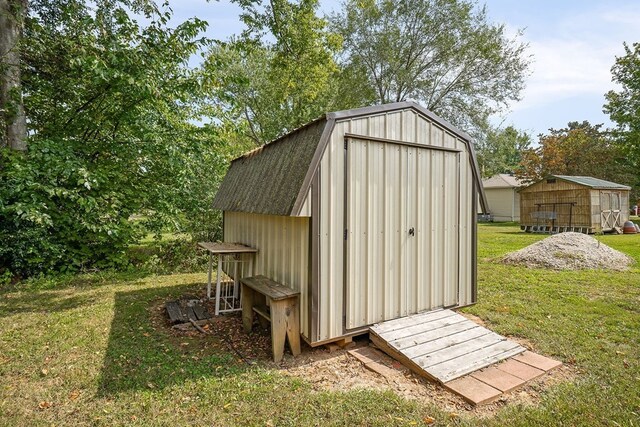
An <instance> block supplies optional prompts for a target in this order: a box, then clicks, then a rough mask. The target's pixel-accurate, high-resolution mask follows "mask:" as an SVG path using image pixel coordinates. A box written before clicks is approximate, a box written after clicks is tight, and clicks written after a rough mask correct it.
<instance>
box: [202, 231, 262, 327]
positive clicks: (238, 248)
mask: <svg viewBox="0 0 640 427" xmlns="http://www.w3.org/2000/svg"><path fill="white" fill-rule="evenodd" d="M198 246H200V247H201V248H202V249H205V250H206V251H207V252H209V276H208V280H207V298H209V299H211V276H212V270H213V257H214V256H217V257H218V274H217V276H216V310H215V315H216V316H218V315H219V314H220V311H221V310H220V279H221V277H222V255H227V254H255V253H256V252H258V250H257V249H256V248H252V247H249V246H245V245H243V244H240V243H227V242H200V243H198ZM251 274H253V257H250V258H249V274H248V275H249V276H250V275H251ZM238 279H239V278H238V277H234V281H235V282H236V283H237V281H238ZM236 310H241V308H237V309H232V310H223V311H236Z"/></svg>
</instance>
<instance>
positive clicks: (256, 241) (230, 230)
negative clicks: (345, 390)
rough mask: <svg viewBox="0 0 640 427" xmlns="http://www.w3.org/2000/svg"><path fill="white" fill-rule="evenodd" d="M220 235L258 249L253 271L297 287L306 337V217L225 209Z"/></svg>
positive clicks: (307, 296) (307, 246)
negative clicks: (222, 234) (228, 210)
mask: <svg viewBox="0 0 640 427" xmlns="http://www.w3.org/2000/svg"><path fill="white" fill-rule="evenodd" d="M224 236H225V240H226V241H229V242H238V243H243V244H245V245H249V246H252V247H254V248H257V249H258V253H257V254H256V255H255V262H254V270H253V273H254V274H264V275H265V276H267V277H269V278H271V279H273V280H275V281H277V282H280V283H282V284H283V285H286V286H289V287H291V288H292V289H295V290H297V291H300V321H301V325H300V328H301V332H302V334H303V335H304V336H305V337H307V338H309V337H310V325H309V316H308V314H307V310H308V307H309V304H308V298H309V291H308V289H309V286H308V281H309V268H310V267H311V266H310V265H309V218H301V217H286V216H275V215H259V214H250V213H244V212H225V222H224Z"/></svg>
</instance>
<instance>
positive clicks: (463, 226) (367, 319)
mask: <svg viewBox="0 0 640 427" xmlns="http://www.w3.org/2000/svg"><path fill="white" fill-rule="evenodd" d="M478 198H480V200H481V203H482V205H483V207H484V206H485V205H486V203H485V201H484V197H483V190H482V185H481V182H480V175H479V172H478V166H477V162H476V159H475V155H474V151H473V144H472V141H471V138H470V137H469V136H468V135H467V134H465V133H463V132H461V131H459V130H457V129H456V128H454V127H453V126H452V125H450V124H448V123H447V122H445V121H444V120H442V119H440V118H438V117H437V116H435V115H434V114H433V113H431V112H429V111H427V110H426V109H424V108H423V107H421V106H419V105H418V104H415V103H412V102H400V103H395V104H386V105H380V106H374V107H367V108H359V109H355V110H348V111H339V112H334V113H327V114H326V115H325V116H324V117H322V118H320V119H318V120H316V121H314V122H311V123H309V124H307V125H305V126H303V127H302V128H300V129H297V130H295V131H293V132H291V133H289V134H287V135H285V136H283V137H281V138H280V139H278V140H276V141H274V142H272V143H269V144H267V145H265V146H263V147H260V148H258V149H255V150H253V151H251V152H249V153H247V154H245V155H244V156H242V157H239V158H237V159H235V160H234V161H233V162H232V163H231V165H230V167H229V170H228V172H227V175H226V176H225V178H224V180H223V182H222V184H221V186H220V189H219V191H218V193H217V194H216V197H215V200H214V203H213V206H214V208H217V209H221V210H223V215H224V240H225V241H227V242H238V243H243V244H246V245H249V246H252V247H255V248H257V249H258V252H257V254H256V259H255V263H254V274H263V275H265V276H267V277H269V278H271V279H273V280H276V281H278V282H280V283H282V284H284V285H286V286H289V287H291V288H292V289H295V290H297V291H300V300H301V301H300V302H301V307H300V310H301V313H300V318H301V328H300V329H301V333H302V336H303V338H304V339H305V340H306V341H307V342H308V343H309V344H311V345H319V344H323V343H326V342H330V341H335V340H338V339H341V338H343V337H346V336H349V335H354V334H357V333H362V332H363V331H366V330H367V328H368V327H369V325H371V324H374V323H377V322H381V321H385V320H390V319H395V318H399V317H404V316H408V315H411V314H414V313H418V312H422V311H428V310H433V309H438V308H442V307H457V306H465V305H469V304H472V303H474V302H475V301H476V223H475V221H476V215H475V210H476V205H477V203H478Z"/></svg>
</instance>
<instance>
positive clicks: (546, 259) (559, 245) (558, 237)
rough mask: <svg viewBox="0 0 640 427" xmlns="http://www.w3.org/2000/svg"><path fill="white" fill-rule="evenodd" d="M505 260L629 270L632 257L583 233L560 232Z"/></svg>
mask: <svg viewBox="0 0 640 427" xmlns="http://www.w3.org/2000/svg"><path fill="white" fill-rule="evenodd" d="M502 262H504V263H505V264H516V265H524V266H527V267H542V268H551V269H554V270H584V269H606V270H626V269H627V268H628V267H629V265H631V264H632V263H633V259H632V258H631V257H629V256H627V255H625V254H623V253H622V252H619V251H616V250H615V249H612V248H610V247H609V246H607V245H605V244H604V243H600V242H599V241H598V240H596V239H595V238H593V237H591V236H588V235H586V234H582V233H573V232H570V233H560V234H554V235H553V236H550V237H547V238H546V239H544V240H541V241H539V242H536V243H534V244H532V245H529V246H527V247H526V248H524V249H520V250H519V251H515V252H511V253H509V254H507V255H505V256H504V258H502Z"/></svg>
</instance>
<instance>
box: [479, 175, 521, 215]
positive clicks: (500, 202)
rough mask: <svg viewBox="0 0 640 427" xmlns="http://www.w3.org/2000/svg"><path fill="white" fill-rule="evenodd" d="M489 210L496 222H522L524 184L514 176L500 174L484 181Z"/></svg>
mask: <svg viewBox="0 0 640 427" xmlns="http://www.w3.org/2000/svg"><path fill="white" fill-rule="evenodd" d="M482 186H483V187H484V193H485V194H486V196H487V204H488V206H487V208H488V209H489V213H490V214H491V218H492V219H493V220H494V221H519V220H520V193H518V190H519V189H520V188H521V187H522V186H523V184H522V183H521V182H520V181H518V179H517V178H516V177H515V176H513V175H508V174H505V173H500V174H496V175H493V176H492V177H491V178H487V179H485V180H483V181H482Z"/></svg>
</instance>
